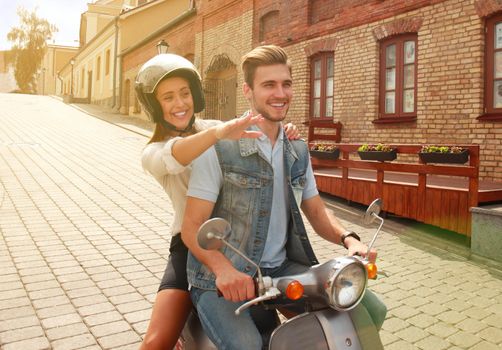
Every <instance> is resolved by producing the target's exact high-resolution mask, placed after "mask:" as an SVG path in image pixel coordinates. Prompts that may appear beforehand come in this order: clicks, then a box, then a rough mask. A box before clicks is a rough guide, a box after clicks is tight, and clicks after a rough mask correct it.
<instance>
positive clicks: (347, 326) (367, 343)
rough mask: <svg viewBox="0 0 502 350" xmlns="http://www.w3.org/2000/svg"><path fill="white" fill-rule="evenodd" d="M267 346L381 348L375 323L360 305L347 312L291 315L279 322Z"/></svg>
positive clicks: (279, 349) (278, 348)
mask: <svg viewBox="0 0 502 350" xmlns="http://www.w3.org/2000/svg"><path fill="white" fill-rule="evenodd" d="M269 349H270V350H283V349H284V350H286V349H288V350H289V349H316V350H370V349H371V350H379V349H382V350H383V346H382V343H381V340H380V337H379V335H378V331H377V329H376V327H375V326H374V325H373V322H372V320H371V318H370V316H369V314H368V312H367V311H366V309H364V307H362V306H358V307H356V308H355V309H353V310H351V311H349V312H338V311H335V310H332V309H324V310H319V311H315V312H308V313H304V314H301V315H299V316H297V317H294V318H292V319H290V320H288V321H287V322H285V323H283V324H282V325H281V326H279V327H278V328H277V329H276V330H275V331H274V333H272V337H271V339H270V346H269Z"/></svg>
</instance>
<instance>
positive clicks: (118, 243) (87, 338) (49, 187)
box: [0, 94, 502, 350]
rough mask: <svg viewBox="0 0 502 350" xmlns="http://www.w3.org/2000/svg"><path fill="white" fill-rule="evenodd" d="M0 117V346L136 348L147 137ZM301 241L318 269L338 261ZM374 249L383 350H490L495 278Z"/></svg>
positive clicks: (498, 283) (140, 325) (44, 109)
mask: <svg viewBox="0 0 502 350" xmlns="http://www.w3.org/2000/svg"><path fill="white" fill-rule="evenodd" d="M0 106H1V110H0V180H1V182H0V347H1V348H2V349H5V350H12V349H13V350H20V349H21V350H24V349H26V350H37V349H88V350H91V349H137V348H138V346H139V343H140V342H141V338H142V336H143V335H144V333H145V331H146V328H147V325H148V320H149V317H150V312H151V306H152V303H153V301H154V298H155V293H156V291H157V288H158V284H159V281H160V277H161V276H162V273H163V271H164V268H165V264H166V257H167V255H168V247H169V240H170V236H169V225H170V222H171V221H172V210H171V207H170V205H169V202H168V200H167V196H166V195H165V194H164V193H163V191H162V189H161V187H160V186H159V185H158V184H157V183H156V182H155V181H154V180H153V178H152V177H150V176H149V175H148V174H146V173H145V172H144V171H143V169H142V168H141V164H140V154H141V151H142V149H143V147H144V145H145V144H146V142H147V140H148V139H147V137H145V136H144V135H141V134H138V133H136V132H132V131H131V130H128V129H126V128H123V127H118V126H117V125H115V124H113V123H109V122H106V121H103V120H100V119H97V118H94V117H92V116H90V115H89V114H86V113H84V112H82V111H81V110H78V109H76V108H74V107H72V106H70V105H66V104H63V103H62V102H60V101H59V100H57V99H54V98H51V97H48V96H29V95H18V94H0ZM353 210H356V209H353ZM335 214H336V212H335ZM351 217H353V216H350V215H347V216H344V219H343V220H342V221H343V223H344V225H345V226H346V227H347V228H349V229H351V230H354V231H356V232H358V233H361V236H362V238H363V240H365V241H366V242H368V241H369V239H370V237H371V234H372V233H373V232H374V227H370V228H368V227H362V226H360V221H359V220H357V219H350V220H346V218H351ZM384 230H385V229H384ZM311 237H312V242H313V243H314V247H315V250H316V253H317V254H318V257H319V258H320V260H324V259H327V258H329V257H332V256H333V255H336V254H343V252H344V249H342V248H341V247H334V246H333V245H331V244H329V243H327V242H325V241H323V240H322V239H321V238H319V237H318V236H316V235H315V234H311ZM376 248H377V249H378V251H379V269H380V270H382V271H383V272H384V273H385V275H382V276H380V277H379V279H378V280H377V281H370V286H371V289H372V290H374V291H375V292H376V293H377V294H378V295H380V296H381V297H382V299H383V300H384V302H385V303H386V305H387V306H388V308H389V312H388V316H387V319H386V321H385V323H384V326H383V330H382V332H381V338H382V340H383V342H384V344H385V349H389V350H394V349H395V350H398V349H399V350H406V349H431V350H442V349H452V350H453V349H474V350H492V349H502V278H501V276H502V272H501V271H500V270H497V269H496V268H488V267H486V266H484V265H482V264H480V263H476V262H473V261H470V260H468V259H466V258H465V257H463V256H460V255H456V254H454V253H452V252H448V251H444V250H442V249H439V248H437V247H434V246H433V245H431V244H430V243H427V242H420V240H419V239H418V240H417V239H410V238H409V237H407V236H406V235H405V234H396V233H391V232H390V231H389V230H385V231H384V232H383V233H382V235H381V237H380V239H379V240H377V243H376Z"/></svg>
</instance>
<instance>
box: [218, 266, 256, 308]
mask: <svg viewBox="0 0 502 350" xmlns="http://www.w3.org/2000/svg"><path fill="white" fill-rule="evenodd" d="M216 288H218V290H219V291H220V293H221V294H222V295H223V297H224V298H225V299H227V300H229V301H232V302H240V301H245V300H250V299H253V298H254V297H255V285H254V280H253V278H252V277H250V276H248V275H246V274H245V273H242V272H240V271H237V270H236V269H234V268H233V267H230V268H228V269H226V270H225V271H221V272H219V273H218V274H217V275H216Z"/></svg>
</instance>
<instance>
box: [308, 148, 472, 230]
mask: <svg viewBox="0 0 502 350" xmlns="http://www.w3.org/2000/svg"><path fill="white" fill-rule="evenodd" d="M337 146H338V147H339V148H340V151H341V153H340V158H339V159H337V160H326V159H317V158H312V165H313V166H314V169H319V171H317V172H316V181H317V184H318V188H319V191H321V192H326V193H330V194H333V195H335V196H338V197H342V198H345V199H347V200H350V201H354V202H358V203H362V204H369V203H371V201H372V200H373V199H375V198H382V199H383V203H384V204H383V205H384V206H383V210H385V211H387V212H390V213H394V214H396V215H399V216H403V217H407V218H411V219H415V220H417V221H421V222H425V223H428V224H432V225H435V226H439V227H442V228H445V229H448V230H452V231H455V232H458V233H462V234H464V235H467V236H470V232H471V214H470V212H469V208H471V207H475V206H477V205H478V190H479V146H478V145H455V146H459V147H462V148H465V149H468V150H469V162H468V164H466V165H446V164H433V165H432V164H424V163H422V162H421V161H420V159H419V157H418V152H419V151H420V150H421V148H422V145H417V144H415V145H409V144H408V145H406V144H392V145H390V146H391V147H392V148H396V149H397V152H398V159H397V160H395V161H393V162H377V161H362V160H358V158H359V157H358V155H357V149H358V148H359V146H360V144H337ZM350 155H352V157H350ZM400 155H405V156H404V157H403V156H401V157H400ZM356 158H357V160H356ZM400 158H406V160H407V161H408V162H404V161H401V160H400ZM410 159H411V161H410ZM323 168H324V169H334V168H338V169H340V170H341V173H340V171H339V172H338V174H335V173H332V174H330V173H329V172H328V171H326V172H322V171H321V170H320V169H323ZM352 169H360V170H374V171H376V177H375V176H373V177H371V176H370V177H366V178H364V177H361V176H360V177H353V176H349V170H352ZM372 173H373V174H374V172H372ZM396 173H398V174H396ZM399 173H401V174H415V175H417V177H418V178H417V180H416V181H411V182H410V181H403V182H400V181H399V180H396V179H399ZM390 174H392V175H393V176H392V177H393V178H394V180H392V181H386V175H390ZM429 175H445V176H448V177H450V178H451V177H453V178H457V179H461V178H467V179H468V185H467V186H464V188H461V186H460V187H459V186H448V184H446V185H445V184H444V182H445V179H441V178H440V179H439V180H443V181H442V182H443V185H434V186H431V184H429V183H428V176H429ZM440 182H441V181H440Z"/></svg>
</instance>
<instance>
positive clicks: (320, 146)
mask: <svg viewBox="0 0 502 350" xmlns="http://www.w3.org/2000/svg"><path fill="white" fill-rule="evenodd" d="M336 148H337V147H336V145H333V144H330V143H314V144H313V145H312V146H311V147H310V150H311V151H320V152H333V151H334V150H336Z"/></svg>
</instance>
